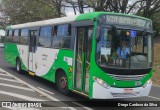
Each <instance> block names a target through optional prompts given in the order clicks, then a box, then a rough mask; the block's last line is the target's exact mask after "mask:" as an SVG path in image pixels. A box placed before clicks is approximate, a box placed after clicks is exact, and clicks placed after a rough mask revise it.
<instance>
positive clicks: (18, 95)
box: [0, 91, 46, 101]
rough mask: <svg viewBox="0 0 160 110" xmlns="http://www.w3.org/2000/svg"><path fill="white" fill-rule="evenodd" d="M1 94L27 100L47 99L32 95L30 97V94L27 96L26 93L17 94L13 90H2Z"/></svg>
mask: <svg viewBox="0 0 160 110" xmlns="http://www.w3.org/2000/svg"><path fill="white" fill-rule="evenodd" d="M0 94H4V95H8V96H12V97H16V98H20V99H24V100H27V101H46V100H43V99H37V98H32V97H28V96H25V95H20V94H16V93H12V92H7V91H0Z"/></svg>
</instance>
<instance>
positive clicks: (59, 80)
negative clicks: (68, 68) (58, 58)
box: [56, 71, 70, 95]
mask: <svg viewBox="0 0 160 110" xmlns="http://www.w3.org/2000/svg"><path fill="white" fill-rule="evenodd" d="M56 85H57V88H58V90H59V91H60V92H61V93H62V94H64V95H68V94H69V93H70V91H69V89H68V81H67V76H66V74H65V72H63V71H60V72H59V73H58V74H57V76H56Z"/></svg>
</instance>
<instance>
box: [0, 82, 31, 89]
mask: <svg viewBox="0 0 160 110" xmlns="http://www.w3.org/2000/svg"><path fill="white" fill-rule="evenodd" d="M0 86H5V87H6V86H7V87H11V88H16V89H22V90H26V91H34V90H33V89H30V88H26V87H20V86H14V85H9V84H4V83H0Z"/></svg>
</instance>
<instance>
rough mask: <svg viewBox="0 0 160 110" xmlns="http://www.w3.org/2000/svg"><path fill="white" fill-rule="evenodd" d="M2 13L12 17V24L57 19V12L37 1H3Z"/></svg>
mask: <svg viewBox="0 0 160 110" xmlns="http://www.w3.org/2000/svg"><path fill="white" fill-rule="evenodd" d="M1 5H2V6H1V7H2V8H1V11H2V12H3V13H5V14H6V15H7V16H9V17H10V19H11V22H10V24H19V23H25V22H34V21H39V20H44V19H49V18H54V17H55V14H54V13H55V12H56V11H55V10H54V9H53V8H51V7H49V6H48V5H46V4H44V3H42V2H38V1H37V0H23V1H22V0H2V4H1Z"/></svg>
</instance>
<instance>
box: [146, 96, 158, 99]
mask: <svg viewBox="0 0 160 110" xmlns="http://www.w3.org/2000/svg"><path fill="white" fill-rule="evenodd" d="M147 97H150V98H153V99H157V100H160V98H157V97H153V96H147Z"/></svg>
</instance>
